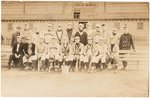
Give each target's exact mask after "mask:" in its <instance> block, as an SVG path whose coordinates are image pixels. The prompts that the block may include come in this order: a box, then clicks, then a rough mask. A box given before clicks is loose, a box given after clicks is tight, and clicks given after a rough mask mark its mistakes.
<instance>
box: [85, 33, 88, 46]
mask: <svg viewBox="0 0 150 98" xmlns="http://www.w3.org/2000/svg"><path fill="white" fill-rule="evenodd" d="M87 43H88V41H87V33H86V32H85V45H87Z"/></svg>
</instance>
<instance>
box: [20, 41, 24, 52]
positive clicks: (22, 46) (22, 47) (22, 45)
mask: <svg viewBox="0 0 150 98" xmlns="http://www.w3.org/2000/svg"><path fill="white" fill-rule="evenodd" d="M23 49H24V44H23V43H21V53H20V54H21V55H24V52H23Z"/></svg>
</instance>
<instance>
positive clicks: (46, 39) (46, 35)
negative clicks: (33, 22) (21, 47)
mask: <svg viewBox="0 0 150 98" xmlns="http://www.w3.org/2000/svg"><path fill="white" fill-rule="evenodd" d="M53 36H54V31H53V25H52V24H48V28H47V31H45V32H44V42H45V43H47V42H49V40H52V37H53Z"/></svg>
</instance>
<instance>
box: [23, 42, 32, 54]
mask: <svg viewBox="0 0 150 98" xmlns="http://www.w3.org/2000/svg"><path fill="white" fill-rule="evenodd" d="M31 45H32V46H31V51H32V53H31V55H35V44H34V43H31ZM28 49H29V44H28V43H25V44H24V46H23V51H24V53H25V54H28V55H29V53H28Z"/></svg>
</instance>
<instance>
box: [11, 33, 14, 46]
mask: <svg viewBox="0 0 150 98" xmlns="http://www.w3.org/2000/svg"><path fill="white" fill-rule="evenodd" d="M13 44H14V34H12V35H11V47H13Z"/></svg>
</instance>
